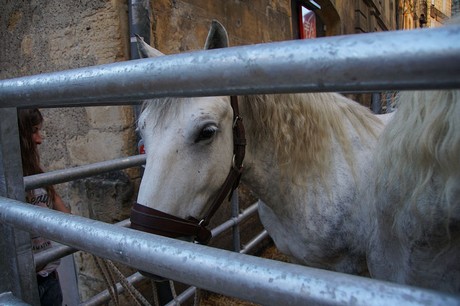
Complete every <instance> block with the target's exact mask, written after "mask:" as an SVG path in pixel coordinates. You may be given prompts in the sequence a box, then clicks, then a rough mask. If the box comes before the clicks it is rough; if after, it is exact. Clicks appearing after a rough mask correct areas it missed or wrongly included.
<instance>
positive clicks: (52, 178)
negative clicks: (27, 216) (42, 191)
mask: <svg viewBox="0 0 460 306" xmlns="http://www.w3.org/2000/svg"><path fill="white" fill-rule="evenodd" d="M145 160H146V156H145V154H141V155H135V156H129V157H123V158H118V159H114V160H109V161H103V162H98V163H93V164H89V165H84V166H79V167H74V168H68V169H62V170H56V171H50V172H46V173H41V174H35V175H30V176H26V177H24V188H25V189H26V190H32V189H35V188H38V187H43V186H46V185H54V184H60V183H65V182H69V181H74V180H78V179H81V178H85V177H90V176H94V175H98V174H102V173H105V172H110V171H115V170H123V169H126V168H131V167H136V166H141V165H143V164H145Z"/></svg>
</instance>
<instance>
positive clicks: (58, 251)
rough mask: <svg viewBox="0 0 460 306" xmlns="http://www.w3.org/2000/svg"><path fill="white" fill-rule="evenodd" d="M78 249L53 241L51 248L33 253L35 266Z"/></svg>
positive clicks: (126, 222)
mask: <svg viewBox="0 0 460 306" xmlns="http://www.w3.org/2000/svg"><path fill="white" fill-rule="evenodd" d="M130 224H131V222H130V221H129V219H126V220H123V221H120V222H117V223H114V224H113V225H116V226H122V227H129V226H130ZM78 251H79V250H77V249H74V248H72V247H69V246H67V245H64V244H60V243H57V242H55V243H54V244H53V247H52V248H49V249H46V250H44V251H42V252H40V253H37V254H34V262H35V267H40V266H44V265H46V264H48V263H50V262H52V261H54V260H57V259H60V258H62V257H65V256H67V255H71V254H73V253H76V252H78Z"/></svg>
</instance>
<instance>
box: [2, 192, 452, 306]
mask: <svg viewBox="0 0 460 306" xmlns="http://www.w3.org/2000/svg"><path fill="white" fill-rule="evenodd" d="M0 222H2V223H4V224H9V225H11V226H15V227H18V228H20V229H23V230H27V231H31V232H34V233H37V234H39V235H41V236H44V237H48V238H49V239H52V240H55V241H58V242H61V243H65V244H68V245H70V246H72V247H74V248H78V249H81V250H84V251H87V252H90V253H93V254H95V255H97V256H100V257H104V258H108V259H110V260H114V261H117V262H120V263H123V264H126V265H129V266H131V267H134V268H136V269H139V270H141V271H147V272H150V273H153V274H156V275H160V276H163V277H166V278H170V279H173V280H177V281H180V282H183V283H187V284H193V285H195V286H197V287H199V288H203V289H206V290H211V291H214V292H217V293H221V294H225V295H229V296H234V297H238V298H240V299H244V300H248V301H252V302H256V303H260V304H265V305H307V304H324V305H337V304H353V305H383V304H385V305H395V304H402V303H404V304H405V305H427V304H430V305H458V301H459V298H460V297H459V296H454V295H449V294H444V293H438V292H434V291H430V290H424V289H418V288H413V287H408V286H402V285H398V284H392V283H387V282H382V281H377V280H371V279H367V278H363V277H357V276H351V275H346V274H341V273H336V272H330V271H324V270H319V269H313V268H308V267H303V266H297V265H292V264H286V263H282V262H277V261H272V260H267V259H263V258H257V257H253V256H245V255H242V254H238V253H234V252H229V251H224V250H219V249H214V248H209V247H205V246H200V245H196V244H192V243H187V242H184V241H179V240H174V239H169V238H165V237H159V236H156V235H151V234H147V233H143V232H139V231H135V230H132V229H129V228H123V227H117V226H114V225H110V224H106V223H103V222H99V221H95V220H90V219H86V218H83V217H80V216H75V215H68V214H64V213H61V212H58V211H53V210H50V209H43V208H40V207H35V206H33V205H27V204H24V203H21V202H18V201H15V200H11V199H7V198H0ZM82 233H84V234H83V235H82Z"/></svg>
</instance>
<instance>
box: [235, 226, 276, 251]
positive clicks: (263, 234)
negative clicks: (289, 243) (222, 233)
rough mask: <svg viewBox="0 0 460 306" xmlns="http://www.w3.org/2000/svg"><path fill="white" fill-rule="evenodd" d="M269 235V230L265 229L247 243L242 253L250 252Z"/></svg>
mask: <svg viewBox="0 0 460 306" xmlns="http://www.w3.org/2000/svg"><path fill="white" fill-rule="evenodd" d="M267 237H269V235H268V232H267V231H266V230H263V231H262V232H260V233H259V234H258V235H257V236H255V237H254V238H253V239H251V240H250V241H249V242H248V243H246V244H245V245H244V246H243V248H242V249H241V251H240V253H241V254H247V253H249V252H250V251H251V250H252V249H253V248H255V247H256V246H257V245H258V244H259V243H261V242H262V240H264V239H265V238H267Z"/></svg>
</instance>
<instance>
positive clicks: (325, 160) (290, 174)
mask: <svg viewBox="0 0 460 306" xmlns="http://www.w3.org/2000/svg"><path fill="white" fill-rule="evenodd" d="M240 101H241V103H240V109H241V114H242V116H243V119H244V123H245V127H246V134H247V135H246V137H247V143H248V147H247V155H246V159H245V168H246V169H245V173H244V175H243V181H244V182H245V183H246V184H247V185H248V187H249V188H250V189H252V190H253V191H254V192H255V193H256V194H257V195H259V196H260V197H261V198H262V200H264V201H265V202H266V203H267V205H269V206H270V207H271V208H272V209H276V207H275V206H277V205H283V206H284V205H285V204H284V203H290V204H289V205H291V207H293V209H296V208H295V206H296V205H298V206H300V205H305V202H308V201H309V200H312V199H313V198H314V199H315V200H317V202H321V201H331V199H333V198H335V197H339V196H340V195H337V194H338V193H340V192H348V190H349V188H348V186H346V185H347V184H355V185H354V188H356V182H351V183H350V180H348V182H342V181H340V180H339V179H338V177H339V176H345V177H352V176H356V177H357V179H359V178H360V177H358V176H360V174H361V172H362V168H363V167H364V166H361V165H360V164H361V163H362V161H361V160H358V161H357V162H355V158H356V157H355V154H357V153H359V154H361V153H362V154H361V155H360V157H361V156H366V155H368V156H370V155H371V154H366V152H367V151H369V150H370V146H369V147H367V148H366V149H365V150H367V151H366V152H356V148H355V147H353V146H354V145H355V143H356V142H359V140H358V141H357V140H356V139H361V138H362V139H363V140H362V143H365V142H367V141H369V142H371V141H375V136H376V134H377V133H378V132H377V131H376V129H375V126H378V125H379V124H380V123H379V121H378V119H376V118H373V116H372V115H370V114H369V113H368V112H367V110H365V108H364V107H361V106H359V105H358V104H357V103H354V102H351V101H350V100H348V99H346V98H344V97H343V96H340V95H337V94H318V93H316V94H300V95H276V96H249V97H243V98H242V99H240ZM344 114H345V115H344ZM353 121H354V122H353ZM350 135H351V136H350ZM362 143H359V145H358V146H359V147H361V148H365V147H366V146H365V145H362ZM360 150H363V149H360ZM344 152H345V154H344ZM355 167H356V168H357V169H358V170H356V173H353V169H354V168H355ZM350 169H351V170H350ZM323 183H324V184H323ZM315 184H316V185H317V186H318V189H316V190H313V189H314V188H313V187H311V186H314V185H315ZM337 184H344V185H340V186H338V185H337ZM322 186H326V187H322ZM318 190H319V191H318ZM281 209H283V210H284V209H286V207H282V208H281Z"/></svg>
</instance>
